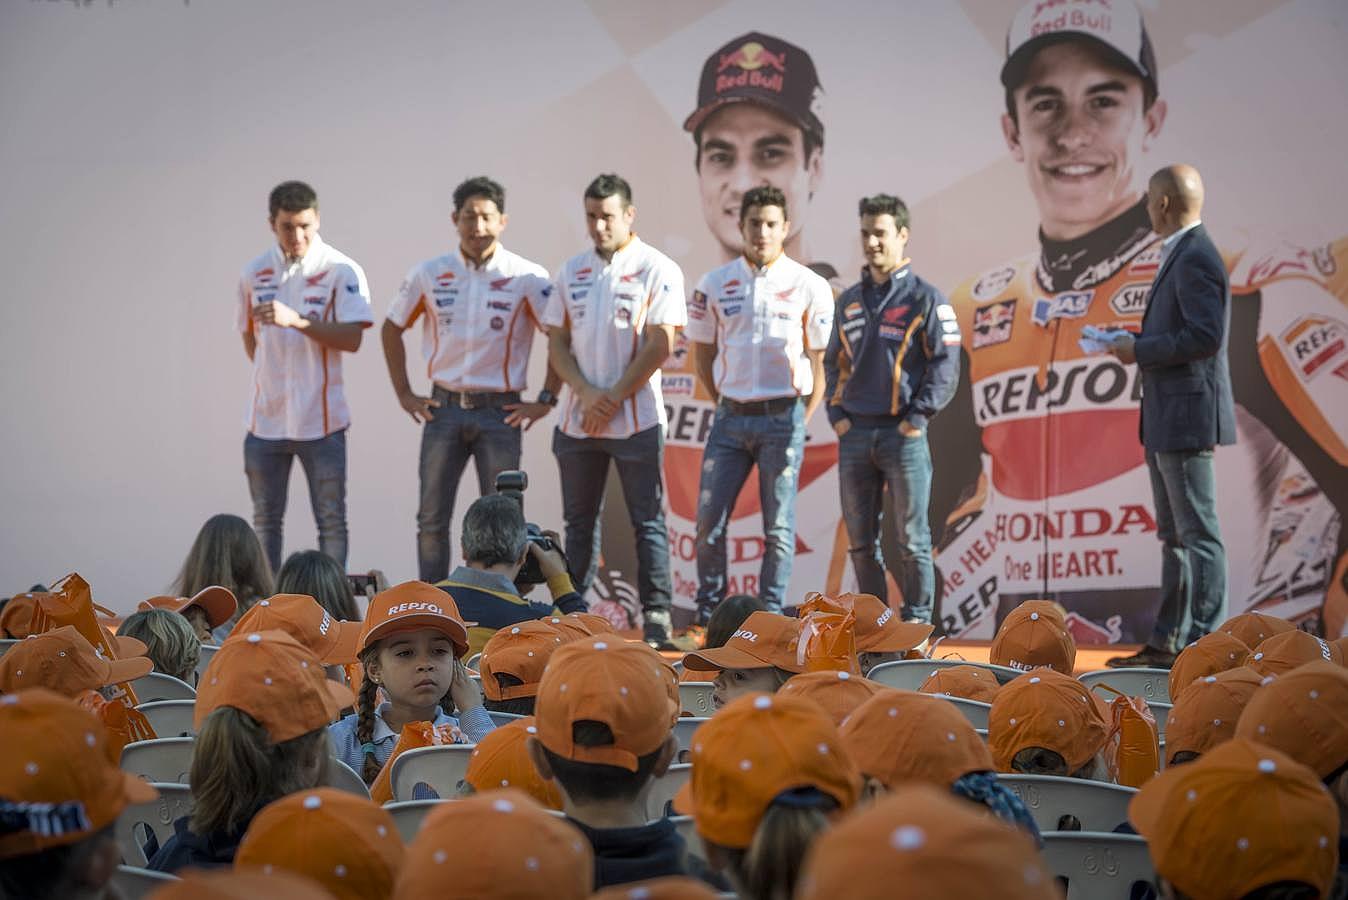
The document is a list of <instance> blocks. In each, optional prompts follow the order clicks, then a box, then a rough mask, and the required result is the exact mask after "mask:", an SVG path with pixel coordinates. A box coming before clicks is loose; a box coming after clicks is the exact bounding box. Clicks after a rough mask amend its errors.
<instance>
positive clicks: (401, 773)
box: [389, 744, 477, 800]
mask: <svg viewBox="0 0 1348 900" xmlns="http://www.w3.org/2000/svg"><path fill="white" fill-rule="evenodd" d="M476 749H477V745H476V744H447V745H444V746H439V747H418V748H417V749H415V750H407V751H405V752H403V753H400V754H398V756H397V757H396V758H394V760H393V771H391V772H390V773H389V779H390V781H391V782H392V784H393V799H394V800H423V799H433V798H435V797H440V798H442V799H446V800H448V799H451V798H454V797H457V796H458V795H459V782H460V781H462V780H463V776H464V774H465V773H467V771H468V760H469V759H470V758H471V757H472V755H473V751H474V750H476Z"/></svg>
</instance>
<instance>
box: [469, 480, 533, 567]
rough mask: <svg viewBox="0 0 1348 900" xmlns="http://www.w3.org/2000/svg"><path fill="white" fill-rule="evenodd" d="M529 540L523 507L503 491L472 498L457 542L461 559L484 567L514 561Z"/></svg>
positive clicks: (520, 554) (517, 558) (522, 551)
mask: <svg viewBox="0 0 1348 900" xmlns="http://www.w3.org/2000/svg"><path fill="white" fill-rule="evenodd" d="M528 542H529V532H528V530H527V529H526V527H525V523H524V510H523V509H521V508H520V504H519V501H518V500H516V499H515V498H514V497H510V496H507V495H505V494H488V495H487V496H485V497H479V498H478V499H477V500H474V501H473V505H472V506H470V507H468V512H466V513H464V515H463V535H462V537H461V538H460V539H459V544H460V546H461V547H462V548H463V558H464V559H465V560H466V561H468V562H474V563H478V564H480V565H484V566H495V565H500V564H501V563H514V562H518V561H519V558H520V557H521V556H523V555H524V550H525V547H526V545H527V544H528Z"/></svg>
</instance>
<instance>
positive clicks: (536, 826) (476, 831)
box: [393, 789, 594, 900]
mask: <svg viewBox="0 0 1348 900" xmlns="http://www.w3.org/2000/svg"><path fill="white" fill-rule="evenodd" d="M593 886H594V851H593V849H591V847H590V842H589V841H588V840H587V839H586V838H585V835H584V834H582V833H581V831H580V829H578V828H577V827H576V826H575V825H572V824H571V823H570V822H568V821H567V820H566V819H564V818H562V817H560V816H555V815H553V814H552V813H549V812H547V811H546V810H544V809H543V808H542V807H541V806H539V805H538V804H537V803H535V802H534V801H533V799H532V798H531V797H529V796H528V795H527V794H524V793H523V792H521V791H516V790H510V789H506V790H503V791H492V792H491V793H489V794H479V795H478V796H475V797H464V798H462V799H460V800H455V801H454V802H452V803H442V804H439V805H438V806H436V807H435V808H434V809H433V810H431V812H430V814H429V815H428V816H426V819H425V821H423V822H422V824H421V830H420V831H418V832H417V836H416V838H415V839H413V841H412V843H411V844H410V845H409V846H408V848H407V856H406V858H405V859H404V860H403V868H402V873H401V874H400V875H399V876H398V884H397V886H396V888H395V889H394V891H393V896H394V898H396V900H481V898H483V897H491V898H493V900H533V898H535V897H549V898H555V900H584V898H586V897H589V896H590V890H591V888H592V887H593Z"/></svg>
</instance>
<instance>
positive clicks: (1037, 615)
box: [988, 600, 1077, 675]
mask: <svg viewBox="0 0 1348 900" xmlns="http://www.w3.org/2000/svg"><path fill="white" fill-rule="evenodd" d="M1043 603H1044V601H1035V600H1030V601H1027V602H1025V603H1022V604H1021V605H1020V606H1018V607H1016V608H1015V609H1013V610H1011V612H1010V613H1008V614H1007V617H1006V618H1005V619H1003V620H1002V624H1001V626H1000V627H999V628H998V629H997V634H996V636H995V637H993V639H992V649H991V650H990V651H989V652H988V659H989V660H990V661H991V662H992V663H993V665H998V666H1006V667H1007V668H1011V669H1020V670H1021V671H1029V670H1030V669H1036V668H1039V667H1041V666H1046V667H1048V668H1050V669H1053V670H1054V671H1056V672H1061V673H1062V674H1064V675H1071V674H1072V670H1073V667H1074V666H1075V665H1076V660H1077V644H1076V641H1075V640H1074V639H1073V638H1072V633H1071V632H1070V631H1068V630H1067V629H1066V628H1065V627H1064V626H1063V625H1062V624H1061V620H1059V619H1057V618H1055V617H1054V616H1053V614H1052V613H1051V612H1045V611H1044V609H1043Z"/></svg>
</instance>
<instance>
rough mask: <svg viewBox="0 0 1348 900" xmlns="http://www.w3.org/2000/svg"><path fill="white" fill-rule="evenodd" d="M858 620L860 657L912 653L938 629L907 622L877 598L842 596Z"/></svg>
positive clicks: (842, 599) (871, 596) (867, 595)
mask: <svg viewBox="0 0 1348 900" xmlns="http://www.w3.org/2000/svg"><path fill="white" fill-rule="evenodd" d="M838 599H839V600H840V601H842V602H844V603H846V602H849V601H850V602H851V604H852V612H853V613H854V614H855V616H856V647H857V652H858V653H898V652H900V651H902V650H912V649H913V648H914V647H916V646H918V645H919V644H921V643H922V642H923V641H925V640H926V639H927V638H929V637H931V633H932V630H933V629H934V628H935V627H936V626H934V625H931V624H929V623H927V622H905V621H903V620H902V619H900V618H899V617H898V616H897V615H895V614H894V610H892V609H890V608H889V606H888V604H886V603H885V602H884V601H883V600H881V599H880V598H879V597H877V596H875V595H874V594H843V595H842V596H841V597H839V598H838Z"/></svg>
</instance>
